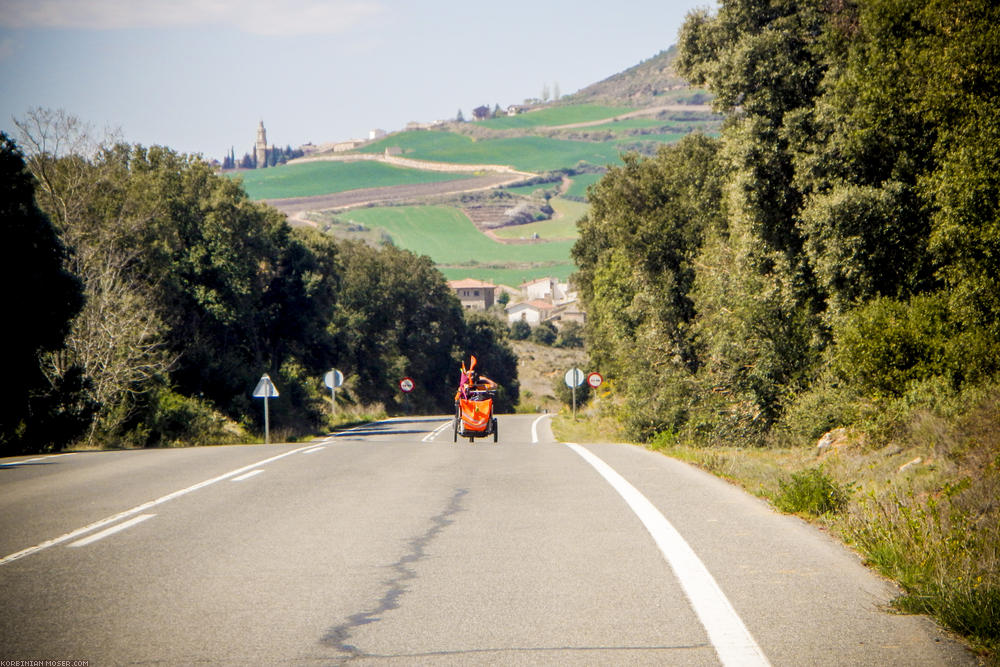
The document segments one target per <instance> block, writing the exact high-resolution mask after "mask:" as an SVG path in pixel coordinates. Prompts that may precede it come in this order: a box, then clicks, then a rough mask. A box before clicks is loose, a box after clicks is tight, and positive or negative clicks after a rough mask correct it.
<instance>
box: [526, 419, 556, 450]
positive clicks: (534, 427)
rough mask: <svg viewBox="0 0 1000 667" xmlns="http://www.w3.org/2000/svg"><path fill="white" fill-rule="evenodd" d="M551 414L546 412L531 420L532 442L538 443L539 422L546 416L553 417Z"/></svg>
mask: <svg viewBox="0 0 1000 667" xmlns="http://www.w3.org/2000/svg"><path fill="white" fill-rule="evenodd" d="M551 416H552V415H550V414H544V415H542V416H541V417H539V418H538V419H536V420H535V421H533V422H531V444H533V445H534V444H536V443H537V442H538V422H540V421H542V420H543V419H545V418H546V417H551Z"/></svg>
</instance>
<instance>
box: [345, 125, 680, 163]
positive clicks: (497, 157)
mask: <svg viewBox="0 0 1000 667" xmlns="http://www.w3.org/2000/svg"><path fill="white" fill-rule="evenodd" d="M676 138H677V137H674V136H673V135H671V136H670V137H669V138H665V139H664V140H665V141H673V140H675V139H676ZM630 139H632V140H634V139H633V138H630ZM644 139H648V140H654V139H656V138H655V137H653V136H650V137H648V138H645V137H644ZM619 143H620V142H618V141H608V142H592V141H568V140H566V139H551V138H548V137H537V136H524V137H508V138H503V139H480V140H478V141H477V140H475V139H472V138H471V137H467V136H465V135H461V134H456V133H454V132H446V131H439V130H414V131H410V132H400V133H398V134H393V135H391V136H389V137H386V138H385V139H382V140H380V141H376V142H373V143H371V144H369V145H368V146H366V147H365V148H363V149H362V151H363V152H366V153H381V152H384V151H385V149H386V148H390V147H398V148H400V149H402V151H403V156H404V157H408V158H415V159H417V160H430V161H433V162H454V163H458V164H499V165H509V166H511V167H514V168H515V169H520V170H523V171H530V172H536V173H538V172H544V171H550V170H553V169H560V168H563V167H571V166H574V165H576V164H577V163H578V162H581V161H582V162H589V163H590V164H596V165H601V166H603V165H606V164H620V163H621V160H620V158H619V153H621V152H622V150H623V149H622V148H621V146H620V145H619Z"/></svg>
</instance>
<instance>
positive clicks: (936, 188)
mask: <svg viewBox="0 0 1000 667" xmlns="http://www.w3.org/2000/svg"><path fill="white" fill-rule="evenodd" d="M998 12H1000V10H998V9H997V8H996V7H995V6H994V5H992V4H990V3H987V2H985V1H984V0H969V1H964V0H963V1H961V2H957V1H951V0H941V1H938V2H931V3H925V2H917V1H915V0H904V1H902V2H901V1H899V0H872V1H869V2H864V3H858V4H853V3H832V4H831V3H827V2H823V1H820V0H811V1H809V2H791V1H779V2H761V1H759V0H731V1H726V2H723V3H721V5H720V7H719V10H718V12H717V13H716V14H714V15H710V14H708V13H707V12H704V11H700V12H695V13H693V14H691V15H690V16H689V17H688V20H687V22H686V24H685V26H684V29H683V30H682V33H681V43H680V54H679V58H678V68H679V70H680V71H681V73H682V74H684V75H685V76H686V77H688V78H689V79H690V80H691V81H692V82H693V83H695V84H703V85H706V86H707V87H708V88H709V89H710V90H711V91H712V93H713V94H714V95H715V96H716V97H715V104H716V107H717V109H718V110H719V111H720V112H722V113H724V114H725V118H726V121H725V126H724V130H723V132H722V134H721V137H720V138H719V139H718V141H715V140H711V139H699V138H691V139H689V140H685V141H682V142H680V143H678V144H676V145H674V146H670V147H665V148H664V149H662V150H661V152H660V153H659V154H658V155H657V156H655V157H653V158H645V159H644V158H640V157H638V156H633V157H629V158H626V160H625V162H624V166H622V167H619V168H614V169H612V170H611V171H609V173H608V174H607V176H606V177H605V178H603V179H602V180H601V181H600V182H599V183H598V184H596V185H595V186H592V188H591V189H590V192H589V198H590V201H591V204H592V207H591V212H590V215H589V216H588V218H586V219H584V220H583V221H582V222H581V224H580V228H581V236H580V240H579V242H578V243H577V245H576V247H575V248H574V257H575V259H576V260H577V262H578V264H579V267H580V271H579V273H578V278H579V281H580V286H581V291H582V293H583V296H584V299H585V301H586V304H587V308H588V312H589V313H590V320H589V323H588V330H589V333H590V345H591V347H592V350H591V354H592V356H593V357H594V359H595V360H596V361H598V362H599V364H600V366H601V368H602V369H605V370H606V372H607V374H608V375H609V376H611V377H613V378H616V386H617V387H620V388H621V390H622V391H623V394H624V399H625V405H626V409H625V410H624V411H623V418H624V419H625V421H626V422H627V423H628V425H629V426H630V427H632V428H633V429H634V430H636V431H637V432H638V433H639V434H640V435H641V436H644V437H651V436H652V435H653V434H654V433H656V432H669V433H672V434H674V435H676V436H680V435H685V436H686V437H689V438H691V439H692V440H694V441H699V442H705V441H708V442H733V441H735V442H741V443H762V442H766V441H767V440H768V439H769V438H772V437H773V436H774V435H775V434H776V433H777V432H778V431H779V430H781V431H782V432H786V431H787V430H788V427H789V423H787V422H785V421H783V420H785V419H786V418H787V417H788V416H789V415H795V414H798V415H801V414H802V412H803V409H804V408H803V406H806V405H815V404H818V403H820V402H825V401H823V400H822V398H821V397H823V396H827V393H825V392H833V394H830V396H832V395H834V394H835V395H836V397H837V400H836V405H837V406H838V408H839V414H828V415H827V416H826V419H828V421H829V422H830V424H835V423H837V422H844V421H849V420H850V418H851V416H852V415H857V414H861V413H863V412H864V410H863V409H861V408H862V407H863V406H865V405H868V404H870V402H871V401H877V400H881V399H884V398H886V397H900V396H903V395H906V394H907V392H908V391H910V390H911V389H912V388H914V387H918V386H920V385H921V383H926V382H928V381H931V380H933V379H934V378H940V379H942V380H943V381H944V382H945V386H950V387H952V388H960V387H961V386H963V385H965V384H968V383H970V382H977V381H980V380H983V379H985V378H988V377H990V376H992V375H993V374H994V373H995V372H996V371H997V368H998V363H1000V362H998V360H1000V328H998V324H997V322H1000V289H998V288H1000V284H998V282H997V280H998V278H997V276H998V275H1000V266H998V265H997V262H998V260H997V258H998V257H1000V222H998V220H1000V216H998V208H997V207H998V203H997V202H998V200H1000V197H998V195H1000V176H998V174H1000V148H998V147H1000V136H998V129H997V128H998V127H1000V105H998V102H1000V76H998V75H1000V39H998V37H1000V32H998V30H1000V29H998V28H997V25H998V21H997V19H998V18H1000V13H998ZM640 408H641V409H640ZM779 426H781V427H783V428H782V429H778V428H777V427H779ZM791 430H792V431H793V432H794V431H795V428H792V429H791ZM801 435H803V436H805V435H808V436H811V435H813V434H812V433H811V432H807V430H803V431H801Z"/></svg>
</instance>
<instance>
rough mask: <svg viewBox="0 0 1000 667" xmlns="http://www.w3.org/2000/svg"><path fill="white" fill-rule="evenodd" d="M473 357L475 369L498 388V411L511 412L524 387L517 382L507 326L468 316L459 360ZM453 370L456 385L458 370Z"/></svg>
mask: <svg viewBox="0 0 1000 667" xmlns="http://www.w3.org/2000/svg"><path fill="white" fill-rule="evenodd" d="M471 355H474V356H475V357H476V359H477V363H476V370H477V371H479V372H481V373H483V374H484V375H486V376H487V377H489V378H490V379H491V380H493V381H494V382H496V383H497V384H498V385H499V389H498V391H497V397H496V401H495V403H494V408H493V409H494V411H495V412H512V411H513V410H514V406H516V405H517V401H518V398H519V397H520V393H521V387H520V383H519V382H518V379H517V355H516V354H514V351H513V349H512V348H511V347H510V343H509V342H508V341H507V327H505V326H504V325H503V323H502V322H500V321H499V320H498V319H497V318H495V317H493V316H491V315H487V314H483V313H473V312H469V313H467V314H466V326H465V332H464V335H463V337H462V339H461V343H460V360H461V359H464V360H466V363H468V358H469V356H471ZM452 368H453V371H452V377H453V378H454V384H455V385H457V384H458V372H457V371H455V370H454V369H457V368H458V364H455V365H454V366H453V367H452Z"/></svg>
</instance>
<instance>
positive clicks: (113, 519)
mask: <svg viewBox="0 0 1000 667" xmlns="http://www.w3.org/2000/svg"><path fill="white" fill-rule="evenodd" d="M311 446H312V445H307V446H306V447H299V448H298V449H293V450H291V451H289V452H285V453H284V454H278V455H277V456H272V457H271V458H268V459H264V460H263V461H258V462H257V463H251V464H250V465H247V466H243V467H242V468H237V469H236V470H231V471H229V472H227V473H225V474H222V475H219V476H218V477H213V478H212V479H206V480H205V481H204V482H199V483H197V484H193V485H192V486H189V487H187V488H185V489H181V490H179V491H174V492H173V493H168V494H167V495H165V496H160V497H159V498H157V499H156V500H150V501H149V502H146V503H143V504H141V505H136V506H135V507H133V508H132V509H128V510H125V511H124V512H119V513H118V514H115V515H113V516H109V517H106V518H104V519H101V520H99V521H95V522H94V523H91V524H88V525H86V526H84V527H83V528H77V529H76V530H74V531H71V532H69V533H66V534H65V535H60V536H59V537H54V538H52V539H51V540H46V541H45V542H41V543H39V544H36V545H34V546H31V547H28V548H27V549H21V550H20V551H17V552H14V553H12V554H10V555H7V556H4V557H3V558H2V559H0V565H6V564H7V563H9V562H11V561H15V560H17V559H18V558H24V557H25V556H30V555H31V554H34V553H38V552H39V551H42V550H43V549H48V548H49V547H54V546H55V545H57V544H62V543H63V542H69V541H70V540H72V539H75V538H77V537H80V536H81V535H85V534H87V533H89V532H90V531H92V530H97V529H98V528H103V527H104V526H108V525H111V524H113V523H117V522H118V521H121V520H122V519H125V518H128V517H130V516H135V515H136V514H139V513H140V512H145V511H146V510H148V509H151V508H153V507H156V506H157V505H161V504H163V503H165V502H168V501H170V500H174V499H175V498H180V497H181V496H184V495H187V494H189V493H191V492H193V491H197V490H198V489H203V488H205V487H206V486H210V485H212V484H215V483H216V482H221V481H223V480H226V479H229V478H230V477H236V476H238V475H242V474H243V473H245V472H247V471H249V470H253V469H255V468H259V467H261V466H264V465H267V464H268V463H273V462H274V461H277V460H279V459H283V458H285V457H286V456H291V455H292V454H298V453H299V452H301V451H302V450H304V449H309V448H310V447H311Z"/></svg>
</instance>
